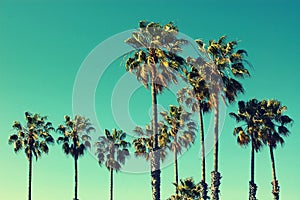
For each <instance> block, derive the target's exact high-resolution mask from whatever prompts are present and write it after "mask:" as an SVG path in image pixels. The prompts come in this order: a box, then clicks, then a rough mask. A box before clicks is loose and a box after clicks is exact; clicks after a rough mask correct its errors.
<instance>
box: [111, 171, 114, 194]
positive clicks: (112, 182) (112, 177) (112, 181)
mask: <svg viewBox="0 0 300 200" xmlns="http://www.w3.org/2000/svg"><path fill="white" fill-rule="evenodd" d="M113 191H114V170H113V168H112V167H111V168H110V200H113V194H114V192H113Z"/></svg>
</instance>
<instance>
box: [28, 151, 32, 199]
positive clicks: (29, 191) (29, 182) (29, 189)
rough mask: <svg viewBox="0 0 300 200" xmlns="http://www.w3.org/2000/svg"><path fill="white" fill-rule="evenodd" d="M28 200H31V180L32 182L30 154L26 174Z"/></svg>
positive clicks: (30, 154)
mask: <svg viewBox="0 0 300 200" xmlns="http://www.w3.org/2000/svg"><path fill="white" fill-rule="evenodd" d="M28 179H29V181H28V200H31V180H32V153H31V151H30V153H29V173H28Z"/></svg>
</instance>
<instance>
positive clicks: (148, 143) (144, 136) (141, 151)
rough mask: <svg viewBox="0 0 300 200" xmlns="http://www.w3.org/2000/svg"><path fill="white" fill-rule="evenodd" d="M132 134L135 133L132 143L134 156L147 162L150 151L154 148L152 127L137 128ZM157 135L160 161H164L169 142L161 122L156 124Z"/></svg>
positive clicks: (165, 127)
mask: <svg viewBox="0 0 300 200" xmlns="http://www.w3.org/2000/svg"><path fill="white" fill-rule="evenodd" d="M133 132H134V133H136V138H135V139H134V140H133V141H132V144H133V147H134V149H135V151H134V154H135V156H136V157H143V158H145V159H146V161H148V160H149V159H150V154H151V151H152V149H153V148H154V135H153V129H152V127H151V126H150V125H148V124H147V125H146V126H145V128H144V129H143V128H141V127H139V126H137V127H135V129H134V130H133ZM158 133H159V135H158V144H159V154H160V160H161V161H164V160H165V158H166V156H167V153H168V152H167V145H168V144H169V143H170V141H171V140H170V135H169V132H168V127H167V126H166V125H165V124H164V123H162V122H159V123H158Z"/></svg>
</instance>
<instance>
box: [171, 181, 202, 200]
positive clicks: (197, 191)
mask: <svg viewBox="0 0 300 200" xmlns="http://www.w3.org/2000/svg"><path fill="white" fill-rule="evenodd" d="M180 183H181V184H175V186H176V188H177V190H178V191H179V194H175V195H172V196H171V197H170V198H168V200H196V199H200V195H201V186H200V184H195V181H194V179H193V178H186V179H184V180H181V179H180Z"/></svg>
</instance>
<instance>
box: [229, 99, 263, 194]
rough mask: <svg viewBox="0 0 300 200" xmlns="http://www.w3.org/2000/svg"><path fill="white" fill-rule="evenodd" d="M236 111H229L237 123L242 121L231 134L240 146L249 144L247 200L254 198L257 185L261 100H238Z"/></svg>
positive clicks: (260, 141)
mask: <svg viewBox="0 0 300 200" xmlns="http://www.w3.org/2000/svg"><path fill="white" fill-rule="evenodd" d="M238 106H239V108H238V112H237V113H230V114H229V115H230V116H231V117H233V118H234V119H235V120H236V122H237V123H243V124H242V125H241V126H237V127H235V128H234V131H233V134H234V135H235V136H237V143H238V144H239V145H241V146H247V145H249V144H251V165H250V167H251V176H250V177H251V178H250V182H249V200H256V191H257V185H256V184H255V182H254V172H255V170H254V162H255V152H256V153H257V152H258V151H259V150H260V149H261V148H262V144H263V143H262V137H261V136H262V115H263V112H262V109H261V102H260V101H258V100H257V99H251V100H250V101H248V102H244V101H239V103H238Z"/></svg>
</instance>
